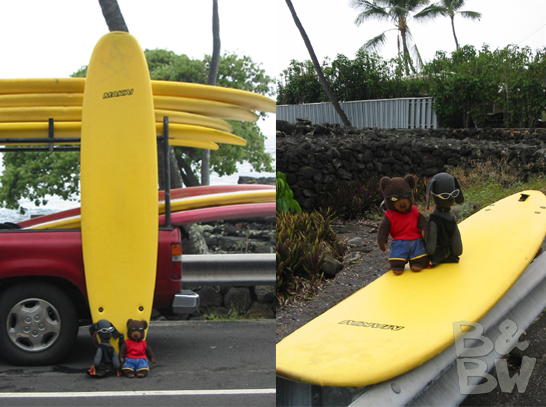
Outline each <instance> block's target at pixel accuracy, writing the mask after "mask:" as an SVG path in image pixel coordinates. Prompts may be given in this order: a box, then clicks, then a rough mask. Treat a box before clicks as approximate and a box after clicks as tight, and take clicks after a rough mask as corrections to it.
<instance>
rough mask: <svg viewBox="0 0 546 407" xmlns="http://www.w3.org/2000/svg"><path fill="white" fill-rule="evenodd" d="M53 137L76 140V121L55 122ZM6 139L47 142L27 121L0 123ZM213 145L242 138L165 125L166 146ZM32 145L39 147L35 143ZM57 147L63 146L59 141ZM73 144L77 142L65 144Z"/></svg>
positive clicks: (44, 128)
mask: <svg viewBox="0 0 546 407" xmlns="http://www.w3.org/2000/svg"><path fill="white" fill-rule="evenodd" d="M54 129H55V138H61V139H62V138H71V137H72V138H78V137H80V134H81V123H80V122H57V123H55V124H54ZM156 133H157V134H158V135H161V134H162V133H163V123H156ZM2 138H6V139H7V140H8V141H10V139H14V138H21V139H28V138H39V139H43V140H44V143H46V142H47V140H48V124H47V122H29V123H0V139H2ZM214 143H223V144H232V145H236V146H245V145H246V141H245V139H243V138H241V137H239V136H235V135H234V134H231V133H227V132H225V131H221V130H216V129H212V128H209V127H202V126H193V125H189V124H176V123H175V124H169V144H170V145H173V146H186V147H196V148H208V149H211V150H217V149H218V146H217V145H216V144H214ZM0 144H10V145H17V144H16V143H13V142H9V143H8V142H3V141H1V140H0ZM33 144H40V143H39V142H36V143H33ZM59 144H63V143H62V142H61V143H59ZM68 144H77V143H74V142H72V143H68Z"/></svg>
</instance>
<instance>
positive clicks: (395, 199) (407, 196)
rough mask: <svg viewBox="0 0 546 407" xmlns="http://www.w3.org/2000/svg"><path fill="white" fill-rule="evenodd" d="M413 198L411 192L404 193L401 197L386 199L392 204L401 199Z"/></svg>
mask: <svg viewBox="0 0 546 407" xmlns="http://www.w3.org/2000/svg"><path fill="white" fill-rule="evenodd" d="M410 197H411V192H404V193H403V194H400V195H389V196H386V197H385V199H388V200H389V201H392V202H396V201H398V200H399V199H400V198H402V199H409V198H410Z"/></svg>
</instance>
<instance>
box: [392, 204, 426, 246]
mask: <svg viewBox="0 0 546 407" xmlns="http://www.w3.org/2000/svg"><path fill="white" fill-rule="evenodd" d="M385 216H386V217H387V218H389V220H390V221H391V230H390V232H389V233H390V234H391V236H392V240H415V239H419V238H420V237H422V236H421V233H420V232H419V229H418V228H417V221H418V220H419V211H418V210H417V207H415V206H412V207H411V211H407V212H398V211H393V210H392V209H388V210H387V212H385Z"/></svg>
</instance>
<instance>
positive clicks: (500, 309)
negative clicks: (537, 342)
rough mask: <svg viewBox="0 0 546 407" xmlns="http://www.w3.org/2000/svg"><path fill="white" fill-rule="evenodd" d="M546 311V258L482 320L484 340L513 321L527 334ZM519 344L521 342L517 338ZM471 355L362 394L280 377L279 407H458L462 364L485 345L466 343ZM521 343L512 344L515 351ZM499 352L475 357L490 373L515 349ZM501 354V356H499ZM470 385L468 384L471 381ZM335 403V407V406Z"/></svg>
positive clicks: (449, 356) (445, 359)
mask: <svg viewBox="0 0 546 407" xmlns="http://www.w3.org/2000/svg"><path fill="white" fill-rule="evenodd" d="M545 307H546V253H544V254H542V255H540V256H539V257H537V258H536V259H535V260H534V261H533V262H532V263H531V264H530V265H529V267H527V269H526V270H525V271H524V272H523V273H522V275H521V276H520V278H519V279H518V280H517V281H516V283H515V284H514V285H513V286H512V287H511V288H510V290H509V291H508V292H507V293H506V294H505V295H504V297H503V298H502V299H501V300H500V301H499V302H498V303H497V304H496V305H495V306H494V307H493V308H492V309H491V310H490V311H489V312H488V313H487V314H486V315H485V316H484V317H483V318H482V319H481V320H480V321H479V324H480V325H481V326H482V327H483V333H482V334H481V336H482V337H487V338H489V340H491V341H492V343H495V344H496V343H497V339H498V338H499V337H500V336H501V331H500V329H499V326H500V324H501V322H502V321H504V320H506V319H508V320H510V321H513V322H515V323H516V325H517V328H518V329H519V330H525V329H527V328H528V327H529V325H531V323H532V322H533V321H534V320H535V318H536V317H537V316H538V315H540V313H541V312H542V311H543V310H544V308H545ZM514 339H515V338H514ZM464 341H465V342H464V343H465V345H464V348H465V349H467V350H466V351H465V353H463V354H460V355H457V351H456V346H455V344H453V345H452V346H450V347H449V348H447V349H446V350H444V351H443V352H442V353H440V354H439V355H437V356H435V357H434V358H432V359H430V360H429V361H428V362H425V363H424V364H423V365H421V366H419V367H417V368H415V369H413V370H411V371H409V372H407V373H405V374H403V375H400V376H398V377H395V378H393V379H392V380H387V381H385V382H382V383H378V384H375V385H373V386H369V387H365V388H363V389H360V393H359V394H357V395H356V396H355V388H346V387H320V386H316V385H312V384H309V383H302V382H295V381H291V380H287V379H284V378H281V377H277V406H327V405H336V406H347V405H349V407H364V406H389V407H392V406H406V405H411V406H434V405H442V406H457V405H459V404H460V403H461V402H462V401H463V400H464V399H465V398H466V396H467V394H462V392H461V388H460V381H459V380H460V379H459V376H458V371H457V366H458V364H457V359H459V358H461V359H462V358H465V357H469V356H467V355H468V354H469V352H471V350H472V348H473V347H479V346H480V345H482V344H483V342H482V341H481V340H480V339H473V340H469V339H464ZM515 343H517V341H515V342H511V345H512V346H513V345H514V344H515ZM509 345H510V344H507V346H508V347H507V348H506V349H499V348H497V347H495V350H494V351H492V352H491V353H489V354H487V355H486V356H474V355H472V356H470V357H472V359H479V360H482V361H483V363H485V364H487V370H486V371H487V372H489V371H490V370H491V369H492V368H493V367H495V359H502V355H504V354H506V353H507V352H508V351H509V350H510V348H509ZM499 351H500V353H499ZM481 379H482V377H480V376H469V377H468V384H467V386H466V387H465V391H469V390H471V389H472V388H474V387H476V386H478V384H479V383H480V381H481ZM465 380H466V379H465ZM334 400H337V401H335V402H334V403H335V404H332V402H333V401H334Z"/></svg>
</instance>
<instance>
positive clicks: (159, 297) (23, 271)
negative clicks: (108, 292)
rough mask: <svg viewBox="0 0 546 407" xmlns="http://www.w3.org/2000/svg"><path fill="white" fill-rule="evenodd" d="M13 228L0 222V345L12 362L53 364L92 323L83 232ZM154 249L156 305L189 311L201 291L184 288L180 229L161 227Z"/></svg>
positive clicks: (167, 310)
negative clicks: (155, 248) (156, 259)
mask: <svg viewBox="0 0 546 407" xmlns="http://www.w3.org/2000/svg"><path fill="white" fill-rule="evenodd" d="M14 227H16V226H15V225H12V224H4V225H0V349H2V356H3V357H4V358H5V359H6V360H7V361H9V362H11V363H13V364H16V365H44V364H52V363H55V362H57V361H58V360H60V359H61V358H62V357H64V356H66V354H67V353H68V350H69V349H70V348H71V347H72V345H73V344H74V343H75V340H76V337H77V333H78V327H79V326H80V325H87V324H90V323H91V315H90V311H89V305H88V302H87V292H86V288H85V273H84V266H83V256H82V242H81V231H80V230H22V229H21V230H18V229H16V228H14ZM158 249H159V250H158V261H157V277H156V285H155V296H154V308H155V309H157V310H158V311H160V312H162V313H165V312H167V313H168V312H172V313H181V314H185V313H192V312H193V311H194V310H195V309H196V308H197V307H198V305H199V296H198V295H197V294H195V293H193V292H192V291H190V290H182V249H181V235H180V230H179V229H178V228H160V229H159V241H158ZM105 284H108V282H107V281H105ZM119 295H120V296H123V295H124V293H123V292H120V293H119Z"/></svg>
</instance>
